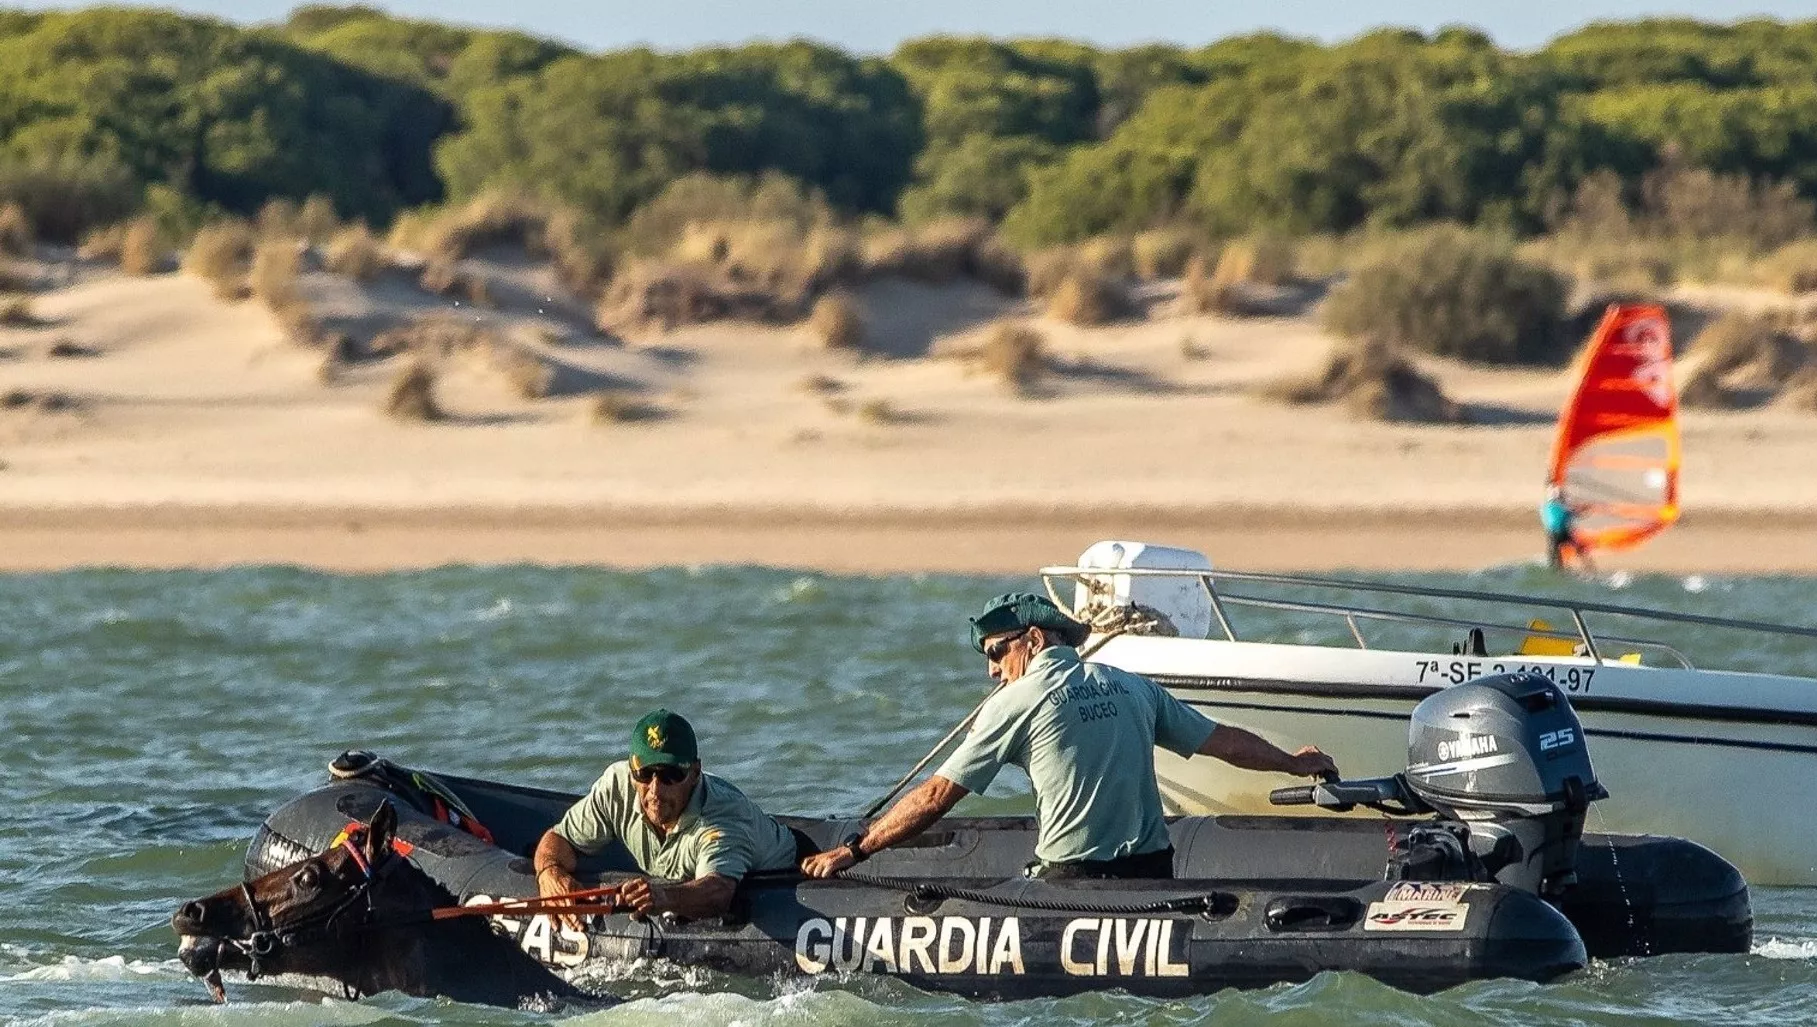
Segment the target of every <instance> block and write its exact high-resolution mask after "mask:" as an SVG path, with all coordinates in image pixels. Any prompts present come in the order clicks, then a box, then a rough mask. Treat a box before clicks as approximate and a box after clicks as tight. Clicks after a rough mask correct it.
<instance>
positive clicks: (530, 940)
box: [466, 895, 591, 967]
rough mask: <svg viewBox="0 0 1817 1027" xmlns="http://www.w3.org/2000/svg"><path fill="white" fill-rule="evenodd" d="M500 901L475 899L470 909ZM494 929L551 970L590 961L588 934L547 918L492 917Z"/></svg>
mask: <svg viewBox="0 0 1817 1027" xmlns="http://www.w3.org/2000/svg"><path fill="white" fill-rule="evenodd" d="M496 901H498V900H497V899H494V898H493V897H492V896H490V895H475V896H473V897H471V898H469V899H468V900H467V902H466V904H467V905H469V906H477V905H490V904H492V903H493V902H496ZM488 919H490V920H491V921H492V926H493V928H494V929H495V930H498V931H500V932H502V933H504V934H505V935H507V936H509V937H510V938H512V939H513V940H514V941H516V942H517V946H518V948H521V949H523V950H524V951H525V952H528V953H529V954H530V955H532V956H534V957H536V958H537V959H539V960H541V961H542V962H543V963H546V964H548V965H549V966H564V967H575V966H579V965H581V964H582V963H585V962H586V961H587V955H588V954H589V953H590V952H591V946H590V945H589V943H588V941H587V933H586V932H585V931H576V930H574V929H572V928H569V927H563V926H562V925H560V924H559V923H557V922H556V920H555V918H554V917H552V916H549V915H547V914H540V915H537V916H532V917H519V916H494V917H489V918H488Z"/></svg>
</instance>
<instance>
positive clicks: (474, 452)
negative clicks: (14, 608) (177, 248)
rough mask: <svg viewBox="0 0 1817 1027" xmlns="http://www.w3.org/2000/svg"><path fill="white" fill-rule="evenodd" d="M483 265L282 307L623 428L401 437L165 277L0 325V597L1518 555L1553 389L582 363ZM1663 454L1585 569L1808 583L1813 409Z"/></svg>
mask: <svg viewBox="0 0 1817 1027" xmlns="http://www.w3.org/2000/svg"><path fill="white" fill-rule="evenodd" d="M477 263H478V262H470V264H477ZM481 266H482V268H483V270H485V271H486V273H488V274H491V275H493V276H495V278H496V279H497V280H498V281H499V282H500V285H501V287H500V288H498V289H496V290H495V291H496V292H498V293H499V294H501V295H504V296H507V297H512V296H522V297H527V299H523V300H521V301H508V302H502V303H501V304H500V306H499V307H498V308H497V309H489V310H484V311H475V310H472V309H470V308H460V307H456V306H453V305H450V304H448V302H447V301H445V300H439V299H434V298H430V299H427V300H425V299H423V298H422V297H421V296H414V297H406V296H405V293H406V292H408V291H409V290H404V289H401V288H399V287H398V286H397V283H387V282H384V281H381V282H380V283H378V284H377V285H376V286H374V287H370V288H366V289H359V288H355V287H354V286H352V285H351V284H350V283H348V282H345V281H343V280H341V279H337V278H334V277H332V276H329V275H326V274H324V273H320V272H316V273H312V274H310V275H307V276H306V281H305V284H306V286H307V288H308V289H309V290H310V291H311V302H312V304H314V305H315V306H316V307H317V308H318V309H321V310H328V311H330V312H333V311H336V310H341V311H343V312H344V313H345V314H346V316H348V317H368V318H370V317H373V316H377V315H380V314H384V313H385V312H387V311H388V310H391V309H392V308H399V309H402V308H401V307H400V304H404V303H405V300H408V304H406V305H408V306H409V309H411V310H414V311H418V312H420V311H421V310H423V309H438V307H439V309H441V310H442V312H443V313H445V314H446V315H447V316H448V317H450V318H454V319H464V320H466V321H470V322H483V323H485V324H487V325H489V326H491V327H494V328H496V329H497V330H498V331H500V332H504V333H506V334H508V335H509V336H510V337H511V338H513V339H516V340H519V344H520V345H521V346H522V347H523V349H524V350H525V351H526V352H530V353H534V354H536V355H537V357H538V358H539V359H542V360H544V361H546V362H547V363H548V364H549V365H550V366H551V367H553V368H554V369H555V370H556V371H558V372H559V373H560V374H561V375H565V376H567V377H568V378H571V379H574V380H579V381H584V382H589V383H594V384H598V383H609V384H610V385H611V386H612V387H614V388H616V389H619V390H622V391H625V392H627V393H630V394H635V395H637V396H639V397H640V402H642V403H644V404H645V405H646V406H647V413H646V414H645V415H644V416H641V417H640V418H638V419H636V420H634V421H630V422H627V423H607V424H598V423H594V422H593V420H591V419H590V417H589V405H588V398H587V395H586V394H585V393H584V391H582V390H576V391H574V392H572V393H571V394H568V395H560V394H558V395H554V396H551V397H548V398H540V399H524V398H521V397H520V396H519V395H517V394H516V393H514V392H513V391H512V389H511V388H510V387H509V383H508V382H507V381H506V380H505V378H504V377H503V376H502V375H501V374H500V373H499V371H498V369H497V368H496V367H495V366H493V365H492V364H490V363H488V362H487V361H486V360H484V359H480V358H468V357H462V356H456V357H453V358H450V360H449V361H448V363H447V364H446V365H445V366H444V367H443V368H442V374H441V380H440V383H439V385H438V390H437V395H438V398H439V400H440V401H441V403H442V405H443V406H444V407H445V408H446V409H447V410H448V411H449V417H448V419H447V420H445V421H442V422H439V423H433V424H415V423H401V422H398V421H395V420H392V419H390V418H387V417H386V416H385V415H384V414H383V413H382V412H381V409H380V407H381V400H382V396H383V394H384V391H385V389H386V388H387V384H388V381H389V378H390V376H391V375H392V374H394V373H395V368H394V367H390V366H386V365H385V364H383V363H379V364H376V365H374V366H365V365H354V366H352V367H351V368H349V369H348V370H347V371H346V372H345V373H343V374H340V375H337V376H336V377H334V379H333V380H332V381H329V382H327V383H325V382H324V380H323V377H322V376H321V375H320V373H319V369H320V366H321V360H322V358H321V355H320V354H319V353H316V352H312V351H308V350H305V349H301V348H299V347H296V346H294V345H291V344H289V343H287V342H285V341H284V340H283V338H282V335H281V332H280V330H279V329H278V327H277V325H276V324H275V323H274V322H273V320H272V318H271V316H270V315H269V314H268V313H267V312H266V311H265V309H264V308H263V307H261V306H259V305H258V304H257V303H255V302H239V303H227V302H222V301H220V300H217V299H215V298H214V297H213V295H212V294H211V293H210V291H209V289H208V287H207V286H206V285H205V284H204V283H202V282H200V281H198V280H196V279H193V278H190V277H188V276H185V275H182V274H169V275H162V276H156V277H151V278H126V277H122V276H119V275H115V274H111V273H106V272H98V271H96V272H85V273H83V274H82V275H80V276H79V277H78V278H77V280H76V281H75V282H74V283H73V284H71V285H68V286H66V287H64V288H61V289H58V290H55V291H50V292H45V293H40V294H38V295H37V296H35V297H34V299H33V303H32V309H33V312H34V315H35V316H36V318H37V319H38V321H39V323H38V324H37V325H35V326H31V327H23V328H6V329H0V357H3V359H0V388H4V389H9V390H22V391H23V392H25V393H29V394H31V395H33V396H43V395H49V394H57V395H61V396H65V397H68V398H69V399H70V400H72V401H73V403H72V405H70V406H69V407H68V408H67V409H44V408H43V405H42V404H22V405H19V406H17V407H13V408H7V409H0V463H3V469H0V569H6V570H15V571H18V570H51V569H61V568H70V567H87V566H128V567H220V566H228V565H233V564H241V563H283V564H298V565H303V566H312V567H322V568H330V569H336V570H358V571H369V570H382V569H387V568H401V567H422V566H434V565H439V564H445V563H500V562H533V563H544V564H594V565H606V566H625V567H645V566H655V565H694V564H719V563H737V564H743V563H754V564H765V565H776V566H790V567H806V568H821V569H826V570H831V571H839V572H885V571H917V570H926V571H980V572H1001V573H1018V572H1027V571H1030V570H1032V569H1034V568H1035V567H1037V566H1040V565H1043V564H1057V563H1066V562H1069V561H1071V560H1072V559H1073V558H1074V557H1076V556H1077V555H1078V553H1079V551H1080V550H1082V549H1083V548H1084V547H1085V546H1086V545H1088V544H1090V543H1091V542H1093V541H1095V540H1097V539H1100V538H1134V539H1143V540H1149V541H1158V542H1165V543H1171V544H1176V545H1186V546H1192V547H1194V548H1198V549H1201V550H1203V551H1205V552H1207V553H1209V554H1210V555H1211V556H1212V558H1213V560H1214V561H1215V562H1217V563H1219V564H1221V565H1224V566H1229V567H1235V568H1244V569H1318V570H1334V569H1360V570H1394V569H1409V570H1411V569H1472V568H1481V567H1488V566H1496V565H1505V564H1509V563H1515V562H1522V561H1531V560H1534V559H1537V558H1538V554H1539V551H1540V532H1539V529H1538V526H1537V521H1536V518H1535V515H1534V504H1535V503H1536V502H1537V501H1538V498H1539V492H1540V481H1541V479H1542V476H1543V473H1544V464H1545V459H1546V455H1547V451H1548V447H1549V445H1550V440H1551V434H1552V422H1553V419H1554V418H1555V416H1556V411H1557V408H1558V406H1559V404H1560V403H1561V402H1562V400H1563V398H1564V396H1565V392H1566V389H1567V387H1568V382H1567V380H1566V375H1565V374H1564V373H1563V372H1561V371H1556V370H1549V369H1485V368H1480V367H1470V366H1465V365H1459V364H1451V363H1447V362H1444V361H1426V362H1425V369H1426V370H1428V371H1429V372H1430V373H1432V374H1433V375H1435V376H1436V377H1437V379H1438V380H1439V382H1440V383H1441V384H1442V385H1443V387H1444V388H1445V390H1446V391H1447V392H1448V393H1449V394H1450V396H1451V397H1452V398H1453V399H1455V400H1458V401H1459V402H1461V403H1463V404H1464V405H1465V406H1466V408H1467V409H1468V410H1469V411H1470V414H1471V417H1472V420H1473V422H1474V423H1472V424H1470V425H1467V426H1421V425H1391V424H1380V423H1370V422H1360V421H1357V420H1353V419H1352V418H1350V417H1349V416H1347V415H1346V414H1345V413H1344V412H1343V411H1342V410H1340V409H1332V408H1320V407H1289V406H1282V405H1277V404H1273V403H1269V402H1266V401H1263V400H1261V399H1258V398H1256V397H1255V396H1254V395H1253V392H1254V390H1255V388H1256V387H1257V386H1258V385H1260V384H1263V383H1266V382H1269V381H1273V380H1276V379H1279V378H1281V377H1282V376H1288V375H1293V374H1296V373H1304V372H1307V371H1310V370H1311V369H1312V368H1314V367H1316V366H1318V364H1319V363H1320V361H1321V360H1322V359H1323V357H1324V355H1325V354H1326V352H1327V351H1328V350H1329V348H1330V346H1331V345H1332V343H1333V340H1332V339H1331V338H1330V337H1328V336H1326V335H1325V334H1324V333H1323V332H1321V330H1320V329H1319V327H1318V322H1317V320H1316V318H1315V317H1314V315H1313V314H1312V313H1311V312H1306V313H1302V314H1298V315H1295V316H1283V317H1268V318H1245V319H1234V318H1221V317H1208V316H1191V317H1189V316H1181V315H1175V314H1172V313H1170V312H1169V307H1168V304H1167V302H1166V296H1165V295H1162V296H1159V297H1156V298H1155V302H1154V303H1153V305H1152V306H1151V309H1150V313H1149V315H1148V316H1147V317H1146V318H1144V319H1141V320H1136V321H1131V322H1128V323H1122V324H1116V325H1112V326H1108V327H1101V328H1094V329H1080V328H1074V327H1071V326H1068V325H1064V324H1060V323H1057V322H1051V321H1047V320H1045V319H1041V318H1038V317H1034V316H1033V314H1032V312H1031V311H1030V310H1028V309H1025V308H1024V307H1023V305H1022V303H1021V302H1020V301H1013V300H1006V299H1003V298H1001V297H999V296H997V295H996V294H994V293H991V292H989V291H988V290H986V289H984V288H983V287H981V286H972V285H955V286H943V287H933V286H923V285H916V284H910V283H902V282H884V283H879V284H876V285H873V286H870V287H867V288H866V289H865V290H864V291H863V292H861V293H860V296H859V299H860V302H861V303H862V304H863V307H864V314H865V318H866V322H867V325H868V326H869V327H870V330H871V336H872V338H873V339H874V340H877V341H876V345H877V348H878V349H880V350H881V351H882V355H876V356H871V357H868V358H864V359H860V358H858V357H855V356H852V355H850V354H845V353H839V352H829V351H827V350H825V349H823V348H819V347H817V346H816V345H815V344H814V343H813V341H812V340H811V339H810V338H809V337H808V336H807V335H806V334H805V333H804V332H802V331H801V330H799V329H791V328H779V327H770V326H761V325H750V324H737V323H722V324H715V325H707V326H699V327H692V328H686V329H680V330H676V331H673V332H667V333H660V332H659V333H652V334H650V335H648V336H639V337H631V338H622V339H621V338H615V337H610V336H601V335H598V334H597V333H595V332H593V331H592V330H591V329H590V328H588V327H587V326H585V325H584V324H583V323H581V321H580V320H579V318H578V316H577V315H576V314H575V313H574V311H572V310H571V309H569V308H567V307H565V306H563V305H562V304H561V303H560V301H559V300H558V299H557V297H556V296H555V295H554V294H553V290H552V289H550V288H549V287H548V285H547V282H546V281H544V280H543V279H542V278H539V277H538V276H539V275H541V274H543V273H544V272H543V271H542V270H541V269H537V268H534V267H518V266H514V265H509V264H500V265H497V266H487V265H481ZM511 286H516V287H517V288H516V291H513V290H512V289H511V288H509V287H511ZM539 293H543V294H546V302H539V300H538V294H539ZM400 297H404V299H400ZM1756 300H1757V298H1749V297H1743V298H1742V299H1741V300H1740V301H1742V302H1755V301H1756ZM388 305H389V306H388ZM1005 317H1029V318H1030V319H1031V323H1033V324H1035V325H1036V326H1037V327H1039V329H1040V330H1041V331H1042V332H1043V333H1045V335H1046V337H1047V340H1048V347H1049V349H1050V351H1051V352H1053V353H1054V354H1055V356H1056V361H1055V363H1056V367H1057V369H1058V370H1057V371H1056V373H1055V374H1053V375H1050V376H1049V377H1048V378H1047V379H1046V380H1045V381H1044V382H1043V383H1042V384H1041V386H1040V387H1039V388H1038V389H1037V390H1036V391H1035V392H1034V393H1033V394H1032V395H1027V396H1019V395H1015V394H1012V393H1011V392H1009V391H1008V390H1006V389H1005V388H1003V386H1002V385H1001V384H1000V383H998V382H995V381H993V380H991V379H990V378H989V377H987V376H984V375H981V374H977V373H975V372H974V371H973V370H972V369H971V368H970V367H969V365H968V363H967V361H966V360H965V359H963V357H962V354H963V353H965V352H966V351H967V350H968V349H969V348H973V347H975V346H976V343H977V340H978V338H979V337H980V336H981V333H982V332H983V331H984V330H985V329H986V327H987V326H988V325H989V324H991V323H992V322H993V321H995V320H997V319H999V318H1005ZM59 342H61V343H64V344H66V345H64V346H63V347H62V348H61V350H60V351H58V350H54V349H53V347H54V346H55V345H56V344H57V343H59ZM1684 430H1685V446H1684V451H1685V469H1684V475H1683V497H1684V508H1685V517H1684V520H1683V522H1682V523H1681V524H1680V525H1679V526H1677V527H1676V528H1674V529H1673V530H1671V531H1670V532H1668V533H1666V534H1665V535H1664V536H1662V537H1661V538H1660V539H1658V540H1656V541H1655V542H1654V543H1652V544H1650V545H1648V546H1647V547H1644V548H1642V549H1640V550H1638V551H1635V552H1632V553H1625V554H1612V555H1611V556H1610V557H1609V558H1608V559H1607V560H1606V561H1605V563H1606V565H1607V566H1609V567H1611V568H1620V569H1630V570H1636V571H1667V572H1673V573H1812V572H1817V531H1813V530H1812V529H1813V528H1814V527H1817V416H1812V415H1810V414H1805V413H1800V412H1797V411H1793V410H1787V409H1781V408H1776V407H1767V408H1761V409H1755V410H1746V411H1734V412H1721V413H1705V412H1691V413H1687V414H1686V416H1685V418H1684Z"/></svg>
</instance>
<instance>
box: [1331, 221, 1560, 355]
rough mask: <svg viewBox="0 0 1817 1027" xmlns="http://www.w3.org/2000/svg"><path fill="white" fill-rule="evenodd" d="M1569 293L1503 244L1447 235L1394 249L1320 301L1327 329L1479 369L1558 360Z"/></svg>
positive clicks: (1417, 238) (1433, 232) (1430, 235)
mask: <svg viewBox="0 0 1817 1027" xmlns="http://www.w3.org/2000/svg"><path fill="white" fill-rule="evenodd" d="M1567 291H1568V289H1567V283H1566V281H1565V280H1564V279H1563V278H1562V277H1560V276H1559V275H1558V274H1557V273H1556V272H1554V271H1553V270H1552V269H1550V268H1547V267H1542V266H1540V265H1537V264H1533V263H1530V262H1528V261H1526V260H1523V259H1521V258H1520V257H1519V256H1518V255H1517V254H1516V253H1515V251H1514V246H1513V243H1512V242H1511V241H1509V240H1508V239H1506V238H1504V237H1501V236H1498V235H1495V234H1493V233H1489V232H1479V231H1470V230H1466V229H1460V228H1455V227H1440V228H1433V229H1427V230H1425V231H1421V232H1417V233H1413V234H1410V235H1408V236H1406V237H1405V238H1403V239H1400V240H1397V241H1396V243H1395V245H1393V246H1392V247H1390V248H1388V249H1387V250H1386V251H1385V252H1384V254H1383V255H1382V256H1381V257H1380V258H1379V259H1375V260H1372V261H1371V262H1369V263H1367V264H1364V265H1363V266H1362V267H1359V268H1358V269H1357V270H1356V271H1355V272H1354V273H1352V274H1351V276H1350V278H1349V280H1348V281H1346V282H1345V283H1344V284H1343V285H1342V286H1339V287H1338V288H1337V289H1336V290H1335V291H1334V292H1332V294H1331V296H1330V297H1329V298H1328V299H1327V300H1326V301H1325V305H1324V320H1325V324H1326V327H1328V328H1329V329H1331V330H1332V331H1333V332H1334V333H1336V334H1338V335H1342V336H1345V337H1347V338H1352V339H1378V340H1381V341H1382V342H1385V343H1388V344H1390V345H1392V346H1397V347H1405V348H1407V349H1411V350H1416V351H1419V352H1424V353H1432V354H1436V355H1438V356H1449V357H1456V358H1458V359H1460V360H1468V361H1475V362H1480V363H1486V364H1514V363H1529V364H1530V363H1541V362H1545V361H1549V360H1552V359H1555V358H1556V357H1557V356H1559V355H1560V353H1561V350H1562V347H1563V344H1564V343H1565V342H1566V341H1567V340H1566V333H1565V332H1564V331H1563V330H1562V328H1563V321H1564V313H1565V299H1566V293H1567Z"/></svg>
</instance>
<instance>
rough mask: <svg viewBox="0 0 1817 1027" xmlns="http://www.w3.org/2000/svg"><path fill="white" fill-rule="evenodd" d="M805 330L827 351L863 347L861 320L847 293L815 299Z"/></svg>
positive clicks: (862, 320)
mask: <svg viewBox="0 0 1817 1027" xmlns="http://www.w3.org/2000/svg"><path fill="white" fill-rule="evenodd" d="M808 330H809V331H811V332H813V333H814V337H815V338H817V339H819V340H820V344H821V345H822V346H825V347H826V348H827V349H838V350H858V349H862V348H864V318H863V316H862V315H860V314H859V312H858V301H857V300H856V299H854V298H853V297H852V295H851V294H850V293H846V292H832V293H828V294H827V295H825V296H822V297H820V299H818V300H816V301H815V302H814V312H813V313H812V314H810V315H808Z"/></svg>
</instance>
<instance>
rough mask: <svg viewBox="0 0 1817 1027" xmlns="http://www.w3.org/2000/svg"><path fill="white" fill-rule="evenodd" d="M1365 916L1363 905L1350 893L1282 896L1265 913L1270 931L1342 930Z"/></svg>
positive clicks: (1264, 918)
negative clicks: (1349, 894)
mask: <svg viewBox="0 0 1817 1027" xmlns="http://www.w3.org/2000/svg"><path fill="white" fill-rule="evenodd" d="M1362 918H1363V904H1362V903H1361V902H1358V901H1357V900H1355V899H1353V898H1351V897H1350V896H1348V895H1283V896H1281V897H1280V898H1278V899H1275V900H1274V901H1273V902H1270V903H1269V904H1268V908H1267V909H1266V910H1265V911H1264V912H1263V913H1262V922H1263V923H1265V924H1267V925H1268V929H1269V930H1271V931H1342V930H1345V929H1347V928H1349V927H1350V926H1351V925H1352V924H1355V923H1356V922H1357V921H1358V920H1361V919H1362Z"/></svg>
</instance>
